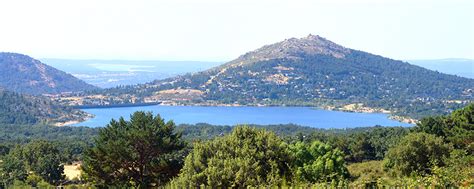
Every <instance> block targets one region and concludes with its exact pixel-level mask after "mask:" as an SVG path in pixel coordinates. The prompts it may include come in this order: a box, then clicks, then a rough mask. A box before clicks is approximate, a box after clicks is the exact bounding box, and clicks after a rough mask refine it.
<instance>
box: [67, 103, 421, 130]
mask: <svg viewBox="0 0 474 189" xmlns="http://www.w3.org/2000/svg"><path fill="white" fill-rule="evenodd" d="M82 110H83V111H85V112H87V113H89V114H94V115H97V117H96V118H94V119H92V120H91V119H87V120H85V121H83V122H79V123H72V122H71V123H70V124H67V125H70V126H90V127H98V126H104V125H106V124H107V123H108V122H109V121H110V120H111V119H118V118H119V117H124V118H127V117H128V116H129V115H130V114H132V113H133V112H135V111H152V112H155V113H159V114H160V115H161V116H163V118H166V119H169V120H175V121H177V122H176V123H179V124H194V123H198V122H200V123H209V124H214V125H235V124H261V125H266V124H288V123H293V124H298V125H305V126H309V127H318V128H326V127H329V128H341V127H347V128H352V127H359V126H374V125H384V126H411V125H412V124H409V123H403V122H400V121H398V120H394V119H390V117H389V116H390V115H388V114H385V113H380V112H372V113H369V112H355V111H352V112H351V111H341V110H335V109H333V110H330V109H329V110H328V109H325V108H319V107H314V106H248V105H232V106H231V105H226V106H216V105H212V106H210V105H203V104H193V105H182V104H174V105H170V104H148V105H147V106H124V105H122V106H100V107H98V108H92V107H89V108H87V109H82ZM341 118H344V119H341ZM81 123H82V124H81Z"/></svg>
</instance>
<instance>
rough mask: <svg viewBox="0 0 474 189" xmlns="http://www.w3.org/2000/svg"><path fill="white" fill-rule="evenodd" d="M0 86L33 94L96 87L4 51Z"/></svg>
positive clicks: (1, 57) (26, 57) (29, 59)
mask: <svg viewBox="0 0 474 189" xmlns="http://www.w3.org/2000/svg"><path fill="white" fill-rule="evenodd" d="M0 86H1V87H3V88H5V89H7V90H9V91H14V92H18V93H26V94H34V95H38V94H44V93H48V94H51V93H61V92H77V91H85V90H92V89H97V87H95V86H92V85H89V84H87V83H85V82H84V81H82V80H79V79H77V78H75V77H74V76H72V75H70V74H67V73H65V72H63V71H60V70H57V69H55V68H53V67H50V66H48V65H46V64H43V63H41V62H40V61H38V60H35V59H33V58H31V57H29V56H26V55H22V54H17V53H4V52H0Z"/></svg>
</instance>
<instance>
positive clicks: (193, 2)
mask: <svg viewBox="0 0 474 189" xmlns="http://www.w3.org/2000/svg"><path fill="white" fill-rule="evenodd" d="M354 2H357V3H354ZM310 33H311V34H317V35H320V36H322V37H325V38H327V39H329V40H332V41H334V42H336V43H338V44H341V45H344V46H346V47H349V48H354V49H359V50H364V51H368V52H371V53H375V54H379V55H383V56H386V57H390V58H394V59H404V60H406V59H437V58H470V59H474V1H472V0H446V1H437V0H418V1H417V0H400V1H394V0H390V1H382V0H327V1H321V0H310V1H298V0H288V1H277V0H268V1H267V0H261V1H259V0H237V1H226V0H204V1H199V0H190V1H184V0H169V1H159V0H129V1H120V0H74V1H72V0H57V1H53V0H2V1H0V51H8V52H19V53H24V54H28V55H30V56H33V57H35V58H73V59H76V58H77V59H137V60H143V59H148V60H150V59H155V60H202V61H227V60H231V59H234V58H236V57H237V56H239V55H241V54H243V53H245V52H247V51H250V50H254V49H256V48H259V47H261V46H263V45H265V44H271V43H274V42H278V41H281V40H284V39H286V38H291V37H304V36H307V35H308V34H310Z"/></svg>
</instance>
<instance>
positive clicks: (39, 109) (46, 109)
mask: <svg viewBox="0 0 474 189" xmlns="http://www.w3.org/2000/svg"><path fill="white" fill-rule="evenodd" d="M85 116H86V113H85V112H82V111H80V110H77V109H73V108H71V107H65V106H62V105H59V104H57V103H55V102H52V101H51V100H49V99H47V98H45V97H38V96H29V95H22V94H18V93H15V92H9V91H6V90H3V89H1V88H0V124H39V123H48V122H49V123H52V122H64V121H69V120H80V119H82V118H83V117H85Z"/></svg>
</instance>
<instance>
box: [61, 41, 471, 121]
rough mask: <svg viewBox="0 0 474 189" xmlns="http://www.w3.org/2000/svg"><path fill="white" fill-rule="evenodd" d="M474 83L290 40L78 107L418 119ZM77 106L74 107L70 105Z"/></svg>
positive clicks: (465, 93) (467, 92) (466, 97)
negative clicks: (305, 109)
mask: <svg viewBox="0 0 474 189" xmlns="http://www.w3.org/2000/svg"><path fill="white" fill-rule="evenodd" d="M473 93H474V80H473V79H467V78H462V77H458V76H454V75H448V74H442V73H439V72H436V71H431V70H428V69H425V68H422V67H419V66H415V65H411V64H409V63H406V62H402V61H398V60H393V59H389V58H385V57H382V56H378V55H374V54H370V53H367V52H363V51H359V50H354V49H350V48H346V47H343V46H341V45H338V44H336V43H334V42H331V41H329V40H327V39H325V38H323V37H320V36H315V35H309V36H307V37H305V38H300V39H296V38H291V39H287V40H284V41H282V42H278V43H275V44H272V45H267V46H264V47H262V48H259V49H257V50H255V51H251V52H248V53H246V54H244V55H242V56H240V57H238V58H237V59H235V60H232V61H230V62H228V63H226V64H223V65H221V66H218V67H215V68H212V69H209V70H206V71H203V72H198V73H193V74H186V75H182V76H177V77H172V78H168V79H164V80H156V81H154V82H150V83H147V84H142V85H134V86H125V87H117V88H112V89H107V90H104V91H102V92H101V95H104V96H105V97H103V96H101V98H100V99H97V98H95V97H94V96H93V95H92V94H86V95H84V96H83V97H82V98H81V100H82V101H81V102H83V103H85V104H88V103H90V102H94V103H95V104H96V105H101V104H117V103H119V104H120V103H149V102H159V103H171V104H205V105H222V104H237V105H295V106H316V107H324V108H331V109H341V110H350V111H385V110H388V111H391V112H392V113H393V114H395V115H401V116H410V117H415V118H418V117H421V116H425V115H431V114H440V113H448V112H450V111H451V110H453V109H455V108H459V107H461V106H463V105H464V104H466V103H468V102H471V101H472V99H473ZM67 103H76V104H77V102H67Z"/></svg>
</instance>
